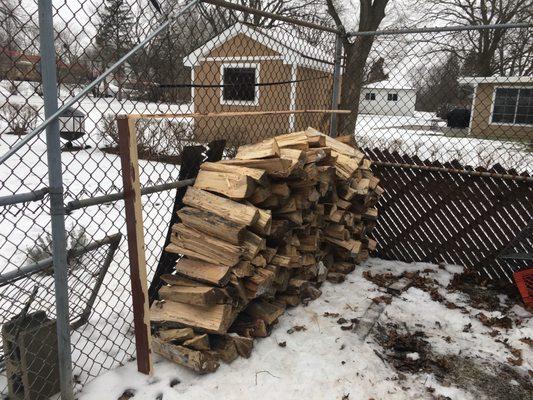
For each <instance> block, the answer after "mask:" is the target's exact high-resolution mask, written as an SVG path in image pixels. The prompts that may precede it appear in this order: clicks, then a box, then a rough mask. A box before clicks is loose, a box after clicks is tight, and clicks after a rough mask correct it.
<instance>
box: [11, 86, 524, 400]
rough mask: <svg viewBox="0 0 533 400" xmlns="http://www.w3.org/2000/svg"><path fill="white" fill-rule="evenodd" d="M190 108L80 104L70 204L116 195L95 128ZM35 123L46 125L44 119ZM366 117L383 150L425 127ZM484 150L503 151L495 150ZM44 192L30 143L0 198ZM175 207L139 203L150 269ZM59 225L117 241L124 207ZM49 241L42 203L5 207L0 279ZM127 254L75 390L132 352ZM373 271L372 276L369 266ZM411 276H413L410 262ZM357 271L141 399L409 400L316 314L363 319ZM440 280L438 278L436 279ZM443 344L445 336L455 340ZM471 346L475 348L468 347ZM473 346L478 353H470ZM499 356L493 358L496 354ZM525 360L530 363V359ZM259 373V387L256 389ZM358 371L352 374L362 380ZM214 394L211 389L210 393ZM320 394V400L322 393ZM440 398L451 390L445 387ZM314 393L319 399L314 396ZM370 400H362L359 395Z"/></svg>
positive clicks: (117, 266) (68, 185)
mask: <svg viewBox="0 0 533 400" xmlns="http://www.w3.org/2000/svg"><path fill="white" fill-rule="evenodd" d="M0 88H1V90H0V104H4V102H5V99H4V98H3V97H5V98H6V99H9V101H10V102H13V103H15V104H24V103H26V101H27V102H28V103H29V104H31V105H33V106H34V107H36V108H38V109H41V108H42V104H43V102H42V98H41V97H40V96H39V95H38V94H37V93H36V91H35V87H33V86H32V85H31V84H30V83H27V82H22V83H20V84H19V85H18V87H17V92H16V93H15V94H12V91H11V88H9V86H8V85H7V84H6V82H0ZM70 89H72V91H73V92H76V90H79V89H77V88H70ZM70 94H71V90H68V88H62V90H61V100H62V101H64V100H65V99H66V98H67V97H68V96H69V95H70ZM189 107H190V105H188V104H185V105H181V106H179V105H167V104H155V103H142V102H135V101H129V100H125V101H118V100H116V99H111V98H92V97H88V98H86V99H84V100H83V101H82V102H81V104H80V105H79V108H80V109H82V110H83V111H84V112H86V113H87V115H88V118H87V120H86V130H87V135H86V136H85V137H84V138H83V140H82V142H84V144H86V145H90V146H91V148H89V149H86V150H81V151H77V152H72V153H71V152H64V153H62V161H63V168H64V175H63V179H64V184H65V191H66V202H68V201H71V200H74V199H84V198H88V197H91V196H95V195H103V194H106V193H112V192H116V191H118V190H121V188H122V179H121V175H120V160H119V158H118V156H116V155H114V154H109V153H105V152H102V151H101V150H100V149H99V147H102V146H103V145H105V144H106V142H105V140H104V139H103V138H102V134H101V132H102V120H103V119H104V117H105V115H114V114H116V113H131V112H135V113H164V112H172V113H179V112H187V111H188V110H189ZM40 118H41V119H42V111H41V115H40ZM365 118H366V119H367V125H366V126H367V128H368V129H366V128H365V129H366V130H360V131H358V132H366V133H365V134H367V135H369V136H371V137H374V138H375V137H378V138H385V137H389V138H391V139H390V140H391V143H396V144H397V142H394V138H395V137H400V138H402V137H403V138H405V135H407V134H409V136H408V138H410V139H411V140H415V139H416V138H418V137H420V138H424V136H416V135H418V133H417V131H413V130H406V129H397V128H395V127H397V126H401V125H402V124H403V125H408V124H416V123H420V118H422V119H424V118H426V119H429V118H430V116H429V115H425V114H424V115H419V116H417V117H416V118H415V119H414V120H407V119H405V118H399V119H396V120H394V119H392V118H391V117H383V116H381V117H379V116H372V117H370V116H364V117H362V118H361V120H360V121H365ZM368 118H370V120H368ZM389 124H390V125H389ZM382 127H386V129H382ZM370 128H372V129H370ZM5 131H6V123H5V121H2V120H1V119H0V154H4V153H5V152H6V151H8V149H9V148H10V147H11V146H13V145H14V144H15V143H16V141H17V140H19V138H17V137H16V136H12V135H4V134H3V133H5ZM395 132H396V133H395ZM413 134H414V135H415V136H413ZM387 135H388V136H387ZM395 135H396V136H395ZM402 135H403V136H402ZM413 138H415V139H413ZM430 138H431V140H436V139H435V136H431V137H430ZM437 139H438V140H442V141H447V143H452V142H453V143H455V144H454V146H456V145H457V146H459V145H460V144H461V143H463V142H461V141H464V140H466V139H459V138H440V137H439V138H437ZM415 142H416V140H415ZM492 143H499V142H494V141H492ZM527 157H528V155H526V156H524V157H522V158H523V159H526V160H527V159H528V158H527ZM529 157H530V156H529ZM529 159H530V158H529ZM139 164H140V169H141V181H142V184H143V185H147V184H158V183H163V182H168V181H170V180H175V179H176V178H177V176H178V173H179V167H178V166H174V165H169V164H163V163H160V162H154V161H146V160H141V161H140V162H139ZM47 185H48V176H47V159H46V145H45V142H44V134H43V135H42V136H41V137H40V138H38V139H35V140H33V141H32V142H31V143H30V144H29V145H27V146H26V147H25V148H24V149H23V151H22V152H20V153H19V154H17V155H15V156H14V157H12V158H11V159H10V160H9V161H8V162H7V163H6V164H5V165H2V166H0V196H4V195H8V194H12V193H20V192H27V191H30V190H36V189H39V188H42V187H45V186H47ZM173 198H174V192H173V191H169V192H163V193H159V194H152V195H149V196H143V213H144V214H143V217H144V220H145V221H146V223H145V238H146V245H147V264H148V267H149V268H150V269H152V270H153V268H155V265H157V261H158V258H159V255H160V252H161V247H162V244H163V240H164V236H165V234H166V221H167V218H168V210H170V209H171V207H172V204H173ZM66 224H67V229H68V230H72V229H78V228H84V229H85V230H86V231H87V236H88V237H89V239H90V240H91V241H92V240H96V239H101V238H103V237H104V236H106V235H110V234H114V233H117V232H122V233H125V220H124V206H123V203H122V202H116V203H110V204H104V205H101V206H95V207H90V208H87V209H84V210H78V211H74V212H73V213H72V214H70V215H69V216H68V217H67V219H66ZM45 232H50V217H49V210H48V205H47V199H45V201H44V202H42V203H31V204H27V205H24V206H11V207H7V208H5V209H4V214H3V218H2V223H1V224H0V238H5V239H6V240H5V241H4V242H3V244H2V245H1V253H0V273H4V272H6V271H9V270H12V269H13V268H17V267H20V266H23V265H25V264H26V263H27V260H26V249H27V248H30V247H32V246H34V244H35V241H36V239H38V238H39V237H42V236H43V234H44V233H45ZM126 255H127V244H126V243H125V241H124V240H123V241H122V242H121V244H120V247H119V249H118V252H117V254H116V256H115V260H114V261H113V263H112V264H111V266H110V269H109V272H108V274H107V275H106V280H105V281H104V286H103V288H102V290H101V292H100V293H99V296H98V299H97V302H96V303H95V306H94V313H93V315H92V316H91V319H90V321H89V324H87V325H85V326H84V327H82V328H81V329H79V330H78V331H76V332H74V333H73V338H72V343H73V347H74V350H73V359H74V362H75V365H74V373H75V374H76V375H77V376H78V379H79V380H80V382H82V383H85V382H86V381H87V380H90V379H92V378H94V377H96V376H98V375H100V374H102V373H104V372H105V371H106V370H108V369H111V368H115V367H117V366H118V365H121V364H124V363H126V361H127V360H128V359H129V358H130V356H131V354H133V350H134V346H133V342H132V323H131V321H132V315H131V306H130V305H129V296H130V295H129V280H128V273H127V270H128V264H127V259H126ZM372 262H373V263H375V264H376V265H378V267H379V268H382V267H383V266H384V265H387V264H386V263H382V262H378V261H376V260H374V261H372ZM372 262H371V263H372ZM369 265H370V263H369V264H366V267H365V268H368V267H369ZM376 265H375V266H374V268H377V267H376ZM393 267H394V268H395V269H398V268H400V269H405V268H408V267H407V266H405V265H403V264H394V265H393ZM409 268H418V267H417V266H416V265H415V266H411V267H409ZM362 270H363V269H359V270H358V272H356V273H354V274H353V275H352V277H351V278H350V281H351V282H347V283H346V284H345V285H340V286H333V285H329V284H326V285H325V286H324V288H323V289H324V295H323V296H322V297H321V298H320V299H319V300H317V301H316V302H314V303H312V304H311V305H310V306H309V307H307V308H297V309H294V310H291V311H289V313H288V314H287V316H285V317H283V319H282V320H281V321H280V326H279V328H277V329H276V330H275V332H274V334H273V336H271V337H270V338H267V339H265V340H261V341H259V342H258V343H257V349H256V351H255V352H254V356H253V357H252V359H250V360H239V361H236V362H235V363H234V364H232V365H231V366H222V367H221V369H220V371H219V372H218V373H217V374H215V375H211V376H208V377H203V378H199V377H195V376H193V375H192V374H190V373H189V372H188V371H185V370H183V369H181V368H179V367H176V366H174V365H172V364H169V363H166V362H164V361H161V362H160V363H159V364H158V366H159V368H158V371H159V372H157V376H156V380H158V382H156V383H154V384H153V385H144V382H145V378H144V377H138V378H135V379H136V380H137V383H136V384H137V386H136V387H137V389H138V390H139V392H138V393H139V396H140V394H141V393H142V391H145V392H147V393H149V394H147V396H148V397H146V398H153V396H152V395H153V394H154V393H156V392H158V391H162V392H165V393H168V394H169V395H170V394H171V393H185V394H187V395H190V396H191V397H195V396H196V397H198V398H210V396H211V393H217V392H218V393H222V394H225V395H228V396H229V397H228V398H231V393H234V394H235V395H236V394H237V393H238V391H239V390H241V391H242V393H241V394H242V397H241V398H246V396H248V397H250V396H253V395H256V396H259V395H260V394H261V393H264V390H265V388H267V387H268V388H270V389H271V390H273V393H275V394H279V395H280V396H282V397H284V392H283V391H284V390H288V392H287V393H290V396H292V397H295V393H298V394H300V395H305V396H307V397H310V398H324V397H326V398H335V396H337V397H339V396H341V395H342V394H343V392H346V393H348V392H349V393H351V397H350V398H352V399H353V398H358V397H357V396H359V395H360V396H361V398H367V397H372V396H374V397H375V398H385V397H388V396H391V397H390V398H406V396H407V397H409V393H410V392H409V391H407V392H404V391H403V390H402V387H403V386H406V384H405V382H404V383H399V382H397V381H395V380H394V377H395V376H396V375H395V374H394V371H393V370H392V369H391V368H389V367H387V366H385V365H383V362H382V361H381V359H380V358H379V357H378V356H376V355H375V353H374V352H373V350H374V348H373V347H372V346H370V347H369V345H367V344H362V343H358V342H354V337H353V335H350V334H349V332H346V331H342V330H340V329H339V328H338V325H337V324H336V323H335V321H334V320H332V319H331V318H325V317H323V316H322V315H323V313H324V312H325V311H328V312H339V313H345V314H346V316H345V317H346V318H348V317H349V318H354V317H357V316H360V315H361V314H362V312H363V310H364V308H366V306H367V304H368V303H369V299H368V297H369V296H373V295H374V294H375V293H378V292H376V290H377V287H375V285H373V284H371V283H370V282H368V281H366V280H363V279H361V278H360V274H361V271H362ZM439 276H443V277H444V275H443V274H442V272H441V273H440V274H439ZM46 282H47V284H48V285H51V282H52V280H51V279H47V280H46ZM88 287H90V285H89V286H88ZM424 293H425V292H421V291H417V289H416V288H412V289H410V290H409V291H408V292H407V293H406V294H405V295H404V297H405V298H406V299H410V301H407V300H405V304H404V303H403V302H402V303H399V304H396V302H397V301H399V300H394V301H393V302H392V304H391V305H390V306H389V307H388V310H389V309H390V310H392V309H394V307H397V306H398V307H400V306H401V308H402V309H404V310H415V311H416V310H417V308H418V307H419V304H420V302H423V303H424V305H426V306H427V305H428V304H432V302H428V301H427V299H426V297H427V296H426V295H425V294H424ZM27 295H28V294H24V295H21V294H19V295H18V297H17V298H16V299H12V298H8V297H3V300H2V301H1V302H0V314H1V315H2V318H5V319H8V318H10V316H11V315H13V313H15V312H16V311H17V310H18V309H19V308H20V307H21V305H23V304H24V301H25V300H26V299H27ZM41 295H42V296H48V298H47V299H46V301H45V299H39V298H38V299H37V300H36V302H35V304H36V305H37V306H39V305H40V306H42V305H43V304H46V305H47V307H48V311H49V312H50V315H51V316H53V307H52V304H53V303H52V302H51V301H52V299H53V290H51V289H50V288H49V289H48V290H47V291H46V293H43V291H40V293H39V296H41ZM328 301H329V303H328ZM346 304H350V305H351V306H352V308H353V310H354V311H350V310H347V309H345V307H346ZM15 305H16V306H15ZM17 307H19V308H17ZM432 307H433V308H432V309H431V310H430V311H431V313H430V314H429V315H432V314H437V313H438V312H440V313H441V314H443V316H442V318H443V320H445V321H446V320H447V318H448V317H445V315H444V314H446V313H447V312H448V311H449V310H447V309H446V310H444V309H442V306H441V305H440V304H432ZM452 311H453V310H452ZM343 315H344V314H343ZM397 315H398V316H402V315H404V316H405V318H406V319H407V320H412V318H413V317H412V316H411V317H409V313H401V312H399V311H398V313H397ZM446 315H450V314H446ZM451 315H454V317H453V318H456V319H454V320H453V321H450V322H449V326H448V328H446V329H448V330H453V329H457V328H458V326H459V325H460V323H462V322H463V321H462V319H464V318H465V317H464V315H463V314H461V313H459V312H458V311H453V313H452V314H451ZM417 317H419V316H417ZM420 318H421V317H420ZM450 318H451V317H450ZM426 322H427V321H426ZM297 324H305V325H306V327H307V331H305V332H296V333H294V334H293V335H288V334H286V331H287V330H288V329H289V328H290V327H291V326H293V325H297ZM473 325H475V324H473ZM522 329H524V328H522ZM527 329H531V326H530V325H528V326H527ZM527 332H529V331H527ZM521 334H522V332H520V333H517V335H521ZM449 335H450V336H451V333H449ZM461 335H462V334H461V333H459V334H458V336H460V337H461V338H462V336H461ZM527 335H529V336H532V334H531V333H527ZM456 336H457V335H456ZM466 336H467V337H466V338H462V339H461V338H460V339H461V340H458V343H459V344H458V345H457V346H459V348H461V349H462V350H464V351H466V350H465V346H467V345H466V344H467V343H468V346H467V347H470V346H471V345H472V343H473V342H477V340H478V339H474V338H470V337H469V336H468V335H466ZM337 338H338V339H337ZM296 339H297V340H296ZM467 339H468V340H470V341H472V342H468V340H467ZM335 340H336V341H335ZM277 341H279V342H281V341H287V347H286V348H284V349H283V348H278V346H277V344H276V343H277ZM343 343H344V344H345V346H346V347H345V349H344V350H343V351H339V350H338V349H339V348H340V347H341V346H342V344H343ZM482 344H483V346H485V347H483V349H488V348H491V347H490V346H488V343H485V342H483V343H482ZM492 344H493V343H491V345H492ZM432 345H434V346H436V348H437V349H439V350H442V349H441V348H446V347H450V348H451V347H452V346H450V345H448V346H447V344H444V343H441V342H438V341H436V342H435V343H432ZM518 345H519V344H518ZM487 346H488V347H487ZM513 346H514V344H513ZM499 347H501V346H500V345H496V348H499ZM473 348H477V347H475V346H474V347H473ZM310 349H312V350H310ZM348 350H349V351H348ZM480 351H481V350H480ZM502 354H503V353H502ZM500 355H501V354H499V353H498V356H500ZM413 357H414V355H413ZM491 357H493V355H491ZM500 358H501V357H500ZM341 361H345V364H344V365H343V364H342V363H341ZM526 361H527V363H529V365H531V363H532V361H531V357H530V356H529V358H528V359H527V360H526ZM133 370H134V366H133V364H126V366H125V367H124V368H122V369H119V370H117V371H114V372H111V373H109V374H107V375H106V376H104V377H101V378H98V380H97V381H95V382H100V383H94V384H90V385H89V386H88V387H87V389H84V390H83V392H82V395H83V396H85V397H84V398H87V399H89V398H96V397H95V396H97V394H96V395H94V393H98V392H97V391H98V387H99V386H100V385H101V384H102V383H101V382H107V381H106V380H110V382H111V381H112V382H115V381H116V379H117V377H120V376H121V374H122V378H121V379H123V378H124V377H126V378H127V379H128V380H130V381H131V380H133V379H134V378H131V377H132V376H134V374H133V375H132V373H130V372H131V371H133ZM260 371H268V372H260ZM256 372H257V385H256V384H255V382H256ZM357 373H359V376H358V375H357ZM165 374H166V375H165ZM270 374H272V375H270ZM174 375H177V376H179V378H180V380H182V383H181V384H179V385H177V386H175V387H174V388H173V389H170V388H169V387H168V385H167V383H168V382H167V381H168V378H170V376H174ZM223 375H224V376H225V378H224V382H222V381H220V379H221V378H220V377H221V376H223ZM301 378H304V379H301ZM387 378H389V379H387ZM226 379H227V380H226ZM296 379H297V380H296ZM413 379H414V381H413V383H412V384H411V383H409V385H407V386H412V387H413V389H410V390H414V393H418V394H419V395H420V394H421V393H425V392H424V390H425V389H424V388H423V384H422V383H421V382H423V381H424V380H425V378H424V379H423V376H422V377H415V378H413ZM427 379H428V380H430V381H431V379H432V378H431V377H427ZM102 380H103V381H102ZM433 381H434V380H433ZM153 382H155V381H153ZM228 382H229V385H228ZM242 382H245V383H246V384H243V383H242ZM121 383H124V382H121ZM126 383H127V384H126ZM126 383H124V385H122V386H121V385H118V384H113V385H112V386H110V390H113V391H114V392H113V396H114V394H115V393H118V392H120V390H124V388H125V387H126V386H128V385H129V384H130V383H129V382H126ZM199 383H201V384H199ZM131 384H133V383H131ZM106 385H107V384H106ZM110 385H111V383H110ZM226 386H227V387H229V388H231V390H232V392H231V393H228V392H225V390H228V389H225V387H226ZM288 386H290V388H288ZM435 386H436V384H435ZM217 387H218V389H216V388H217ZM322 389H323V391H320V390H322ZM4 390H5V381H3V379H2V378H0V393H2V392H3V391H4ZM317 390H318V392H317ZM442 390H444V391H446V390H448V391H449V390H451V389H442ZM389 392H390V393H389ZM317 393H319V394H320V395H319V394H317ZM406 393H407V394H406ZM106 394H107V392H106ZM293 395H294V396H293ZM322 395H324V397H320V396H322ZM366 395H368V396H367V397H364V396H366ZM150 396H152V397H150ZM117 397H118V396H117ZM234 397H235V396H234ZM459 397H460V396H459ZM104 398H109V396H107V395H106V396H104ZM112 398H116V397H112Z"/></svg>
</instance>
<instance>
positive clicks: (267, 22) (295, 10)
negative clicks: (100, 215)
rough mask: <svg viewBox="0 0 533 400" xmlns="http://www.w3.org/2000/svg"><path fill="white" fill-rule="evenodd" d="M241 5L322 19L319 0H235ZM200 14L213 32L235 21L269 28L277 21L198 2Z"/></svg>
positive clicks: (279, 13)
mask: <svg viewBox="0 0 533 400" xmlns="http://www.w3.org/2000/svg"><path fill="white" fill-rule="evenodd" d="M233 2H234V3H237V4H239V5H242V6H247V7H251V8H255V9H257V10H260V11H267V12H271V13H273V14H277V15H283V16H288V17H294V18H299V19H304V20H306V21H314V22H321V21H323V17H324V13H323V9H324V2H323V1H321V0H235V1H233ZM199 9H200V12H201V15H202V17H203V18H205V19H206V21H207V22H208V23H209V24H210V25H211V28H212V30H213V31H214V32H215V33H219V32H220V31H223V30H224V29H227V28H228V27H230V26H231V25H233V24H235V22H237V21H241V22H246V23H249V24H252V25H254V26H260V27H266V28H271V27H274V26H277V25H278V24H279V21H277V20H273V19H271V18H267V17H262V16H259V15H256V14H251V13H246V12H240V11H235V10H230V9H227V8H224V7H216V6H211V5H208V4H205V3H200V6H199Z"/></svg>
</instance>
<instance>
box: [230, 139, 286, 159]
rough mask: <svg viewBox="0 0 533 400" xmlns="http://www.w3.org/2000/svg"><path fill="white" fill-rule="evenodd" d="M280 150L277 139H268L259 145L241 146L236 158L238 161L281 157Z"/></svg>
mask: <svg viewBox="0 0 533 400" xmlns="http://www.w3.org/2000/svg"><path fill="white" fill-rule="evenodd" d="M279 155H280V149H279V146H278V143H277V141H276V139H274V138H272V139H266V140H263V141H262V142H259V143H254V144H247V145H244V146H240V147H239V149H238V150H237V155H236V156H235V158H236V159H237V160H253V159H258V158H270V157H279Z"/></svg>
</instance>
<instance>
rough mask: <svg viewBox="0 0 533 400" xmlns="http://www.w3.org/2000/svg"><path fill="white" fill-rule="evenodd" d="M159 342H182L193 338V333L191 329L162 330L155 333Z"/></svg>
mask: <svg viewBox="0 0 533 400" xmlns="http://www.w3.org/2000/svg"><path fill="white" fill-rule="evenodd" d="M157 335H158V336H159V338H160V339H161V340H164V341H165V342H170V341H176V342H180V343H181V342H184V341H186V340H189V339H192V338H193V337H194V331H193V330H192V329H191V328H181V329H180V328H178V329H163V330H160V331H159V332H157Z"/></svg>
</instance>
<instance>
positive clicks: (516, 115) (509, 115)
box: [492, 88, 533, 125]
mask: <svg viewBox="0 0 533 400" xmlns="http://www.w3.org/2000/svg"><path fill="white" fill-rule="evenodd" d="M492 122H494V123H500V124H527V125H533V89H525V88H497V89H496V91H495V95H494V110H493V111H492Z"/></svg>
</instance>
